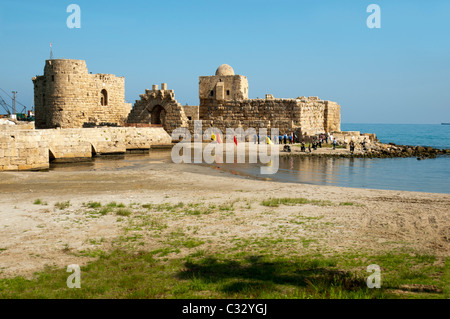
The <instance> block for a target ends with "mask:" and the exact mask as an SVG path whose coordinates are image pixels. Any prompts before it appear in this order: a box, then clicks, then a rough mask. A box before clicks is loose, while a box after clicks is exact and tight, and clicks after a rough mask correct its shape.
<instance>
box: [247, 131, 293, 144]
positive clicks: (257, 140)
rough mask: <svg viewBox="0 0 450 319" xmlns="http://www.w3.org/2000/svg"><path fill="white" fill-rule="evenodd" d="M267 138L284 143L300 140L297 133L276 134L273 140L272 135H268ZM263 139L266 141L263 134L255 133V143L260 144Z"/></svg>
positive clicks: (277, 142) (276, 142)
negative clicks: (262, 136)
mask: <svg viewBox="0 0 450 319" xmlns="http://www.w3.org/2000/svg"><path fill="white" fill-rule="evenodd" d="M267 138H268V139H269V140H270V141H271V142H273V143H275V144H283V142H284V144H294V143H298V142H299V141H298V138H297V134H295V133H289V134H286V133H285V134H280V135H275V136H274V138H273V140H272V139H271V138H270V135H268V136H267ZM261 141H264V138H263V139H261V136H260V135H259V134H255V136H254V143H255V144H256V143H258V144H260V142H261Z"/></svg>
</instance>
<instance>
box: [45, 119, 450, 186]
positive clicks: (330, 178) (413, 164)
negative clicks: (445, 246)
mask: <svg viewBox="0 0 450 319" xmlns="http://www.w3.org/2000/svg"><path fill="white" fill-rule="evenodd" d="M341 130H342V131H360V132H361V133H375V134H376V135H377V137H378V139H379V140H380V141H381V142H383V143H395V144H398V145H414V146H417V145H420V146H431V147H434V148H440V149H450V125H437V124H433V125H428V124H417V125H416V124H342V125H341ZM170 161H171V157H170V150H157V151H156V150H155V151H150V154H143V155H136V154H130V155H128V154H127V155H125V156H123V157H120V156H119V157H116V158H115V157H112V158H111V157H96V158H94V159H93V161H92V162H88V163H79V164H76V165H74V164H52V165H51V169H52V170H72V171H73V170H110V169H117V170H121V169H133V168H135V167H140V168H145V166H146V165H147V164H148V163H154V162H161V163H162V165H164V162H170ZM247 162H248V161H247ZM187 165H203V166H205V167H207V166H211V167H214V168H215V169H220V170H223V171H226V172H228V173H230V174H233V175H237V176H241V177H242V178H250V179H259V180H267V181H278V182H289V183H302V184H312V185H333V186H341V187H356V188H369V189H384V190H400V191H415V192H427V193H444V194H450V156H438V157H436V158H432V159H423V160H418V159H416V158H414V157H411V158H381V159H380V158H373V159H368V158H329V157H310V156H308V157H306V156H296V157H283V156H282V157H280V162H279V169H278V171H277V172H276V173H275V174H271V175H262V174H261V173H260V171H261V170H260V168H261V165H263V164H260V163H256V164H249V163H244V164H241V163H223V164H217V163H214V164H211V165H210V164H205V163H203V164H187ZM205 174H207V172H206V171H205Z"/></svg>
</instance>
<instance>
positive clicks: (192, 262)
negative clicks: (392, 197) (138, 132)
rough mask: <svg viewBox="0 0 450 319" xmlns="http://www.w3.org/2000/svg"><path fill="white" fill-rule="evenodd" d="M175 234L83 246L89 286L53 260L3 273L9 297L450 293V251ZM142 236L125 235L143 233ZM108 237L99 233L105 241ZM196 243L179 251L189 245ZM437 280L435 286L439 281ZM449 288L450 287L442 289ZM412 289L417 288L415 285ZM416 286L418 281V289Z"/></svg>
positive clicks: (1, 284) (3, 290) (1, 291)
mask: <svg viewBox="0 0 450 319" xmlns="http://www.w3.org/2000/svg"><path fill="white" fill-rule="evenodd" d="M172 237H174V238H178V239H180V240H181V241H180V242H179V243H178V244H180V245H181V246H182V247H180V248H178V247H174V246H170V247H163V248H158V249H155V250H152V251H134V252H130V251H123V250H114V251H112V252H110V253H105V252H102V251H100V250H92V251H85V252H81V253H82V255H84V256H90V257H95V258H96V260H95V261H93V262H90V263H89V264H87V265H86V266H82V267H81V275H82V276H81V289H69V288H67V287H66V280H67V277H68V276H69V274H68V273H67V272H66V269H65V268H54V267H47V268H46V269H45V270H44V271H42V272H40V273H37V274H36V277H35V279H32V280H28V279H25V278H22V277H14V278H7V279H0V295H1V296H2V298H5V299H8V298H152V299H156V298H183V299H186V298H188V299H189V298H239V299H247V298H261V299H266V298H270V299H272V298H273V299H276V298H289V299H295V298H319V299H321V298H326V299H330V298H332V299H341V298H342V299H346V298H358V299H359V298H364V299H365V298H399V297H402V298H448V281H446V280H447V279H448V276H449V271H450V258H447V263H446V265H445V266H436V265H434V263H435V262H436V258H435V257H433V256H426V255H411V254H402V253H397V254H393V253H391V254H384V255H375V256H371V255H365V254H349V253H347V254H343V255H342V254H339V255H335V256H327V257H325V256H322V255H320V254H308V255H303V256H294V255H290V256H274V255H271V254H259V255H255V254H253V253H251V252H245V251H237V252H236V253H234V254H232V253H228V254H227V253H214V254H211V253H209V252H208V251H207V250H205V249H201V250H195V247H198V246H200V245H201V241H198V240H196V239H188V240H183V238H184V233H182V232H181V231H177V232H174V233H173V234H172ZM138 238H139V236H128V237H126V238H123V240H127V241H136V240H137V239H138ZM101 242H102V239H100V240H95V239H93V240H91V244H93V245H98V244H99V243H101ZM183 249H188V251H189V250H193V251H192V252H191V253H190V254H188V255H186V257H178V254H179V253H180V252H181V251H182V250H183ZM371 263H376V264H378V265H380V267H381V270H382V272H381V276H382V287H381V289H369V288H368V287H367V285H366V279H367V277H368V276H369V273H368V272H367V271H366V267H367V266H368V265H369V264H371ZM414 284H427V285H429V286H430V287H431V288H430V289H431V290H430V291H431V292H423V291H421V292H414V291H413V292H406V291H407V290H406V289H404V290H405V294H404V295H401V296H399V295H398V294H395V293H394V292H393V291H394V290H399V289H400V290H401V289H403V288H402V287H406V286H405V285H409V286H407V287H413V288H414V287H415V286H414ZM446 284H447V285H446ZM433 287H434V288H433ZM433 289H435V290H436V291H442V292H436V291H434V290H433ZM410 290H411V289H410ZM412 290H414V289H412Z"/></svg>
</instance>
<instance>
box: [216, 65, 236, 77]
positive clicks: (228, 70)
mask: <svg viewBox="0 0 450 319" xmlns="http://www.w3.org/2000/svg"><path fill="white" fill-rule="evenodd" d="M216 75H234V70H233V68H232V67H231V66H229V65H228V64H222V65H221V66H219V67H218V68H217V70H216Z"/></svg>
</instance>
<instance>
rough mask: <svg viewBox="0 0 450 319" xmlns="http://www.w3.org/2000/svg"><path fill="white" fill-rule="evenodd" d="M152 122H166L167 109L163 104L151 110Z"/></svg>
mask: <svg viewBox="0 0 450 319" xmlns="http://www.w3.org/2000/svg"><path fill="white" fill-rule="evenodd" d="M151 114H152V115H151V124H164V118H165V116H166V111H164V108H163V107H162V106H161V105H156V106H155V107H154V108H153V110H152V112H151Z"/></svg>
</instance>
